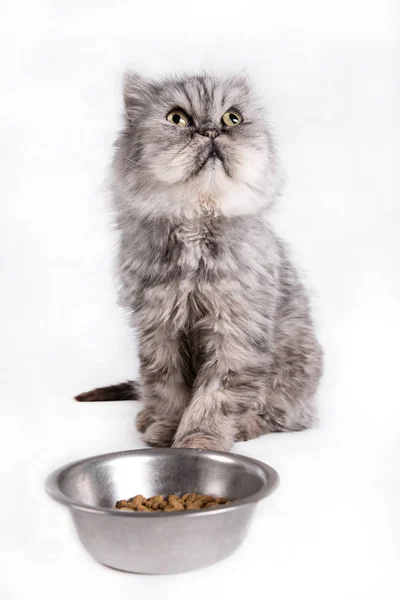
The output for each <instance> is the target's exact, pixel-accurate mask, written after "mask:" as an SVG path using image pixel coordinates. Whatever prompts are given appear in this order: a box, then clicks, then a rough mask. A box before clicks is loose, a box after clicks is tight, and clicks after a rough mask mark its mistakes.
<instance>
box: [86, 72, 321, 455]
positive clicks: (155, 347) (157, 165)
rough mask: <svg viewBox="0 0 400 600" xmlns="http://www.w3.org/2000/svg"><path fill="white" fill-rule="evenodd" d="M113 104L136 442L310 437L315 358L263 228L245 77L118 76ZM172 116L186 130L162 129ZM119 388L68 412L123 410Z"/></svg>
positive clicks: (261, 167) (295, 286) (292, 286)
mask: <svg viewBox="0 0 400 600" xmlns="http://www.w3.org/2000/svg"><path fill="white" fill-rule="evenodd" d="M124 95H125V127H124V129H123V131H122V132H121V134H120V136H119V138H118V140H117V142H116V153H115V159H114V163H113V180H114V183H113V185H114V199H115V207H116V211H117V224H118V228H119V230H120V234H121V239H120V249H119V272H120V277H121V282H122V286H121V293H120V298H121V302H122V304H123V305H124V306H125V307H126V308H127V309H128V311H129V313H130V315H131V319H132V325H133V326H134V327H136V328H137V331H138V335H139V343H140V365H141V381H140V388H139V394H140V397H141V398H143V399H144V401H145V408H143V409H142V410H141V411H140V413H139V415H138V418H137V427H138V429H139V431H141V432H142V433H143V439H144V440H145V441H146V442H147V443H148V444H150V445H154V446H171V445H172V446H174V447H197V448H206V449H217V450H229V449H230V448H231V447H232V444H233V443H234V442H235V441H236V440H248V439H251V438H254V437H257V436H259V435H261V434H263V433H267V432H272V431H296V430H300V429H303V428H305V427H309V426H310V425H311V424H312V423H313V421H314V415H315V407H314V393H315V391H316V388H317V384H318V381H319V379H320V375H321V367H322V352H321V348H320V346H319V344H318V342H317V340H316V338H315V335H314V329H313V324H312V321H311V317H310V312H309V303H308V299H307V295H306V293H305V290H304V288H303V286H302V284H301V282H300V281H299V278H298V276H297V274H296V271H295V269H294V267H293V266H292V264H291V262H290V260H289V259H288V256H287V252H286V249H285V246H284V244H283V243H282V242H281V241H280V240H279V239H278V238H277V237H276V235H275V234H274V232H273V230H272V228H271V225H270V224H269V223H268V220H267V216H268V209H269V207H270V206H271V204H272V202H273V200H274V198H275V196H276V193H277V189H278V179H279V178H278V175H277V167H276V158H275V150H274V144H273V141H272V139H271V135H270V134H269V132H268V128H267V124H266V121H265V118H264V115H263V111H262V109H261V108H260V106H259V104H258V103H257V101H256V100H255V99H254V97H253V95H252V93H251V90H250V86H249V83H248V80H247V77H246V76H244V75H242V74H241V75H238V76H236V77H233V78H227V79H218V78H214V77H212V76H208V75H200V76H191V77H183V78H180V79H179V78H175V79H164V80H161V81H149V80H147V79H144V78H142V77H140V76H139V75H137V74H134V73H131V74H129V75H128V76H127V77H126V80H125V90H124ZM176 107H180V108H183V109H184V110H185V111H186V112H187V114H188V115H189V116H190V117H191V119H192V121H193V123H192V125H191V126H189V127H183V128H182V127H177V126H175V125H174V124H172V123H170V122H168V121H167V120H166V115H167V114H168V112H169V111H170V110H171V109H173V108H176ZM230 108H235V109H236V110H238V111H239V112H240V113H241V114H242V116H243V119H244V120H243V123H241V124H240V125H238V126H236V127H233V128H230V129H228V128H226V127H224V126H223V124H222V121H221V117H222V115H223V114H224V112H225V111H227V110H228V109H230ZM210 129H212V130H215V131H214V132H213V135H212V136H211V137H208V135H207V133H206V132H207V131H209V130H210ZM214 136H216V137H214ZM129 386H130V384H125V385H124V384H122V385H121V386H120V387H119V388H118V387H116V386H112V387H111V388H104V389H101V390H95V391H94V392H89V393H88V394H86V395H82V396H80V397H78V399H80V400H97V399H116V398H117V399H118V398H120V399H123V397H124V395H125V397H127V392H129V389H131V390H132V397H133V395H134V394H135V393H136V392H137V389H138V388H137V386H135V384H133V383H132V386H131V387H129ZM128 395H129V393H128Z"/></svg>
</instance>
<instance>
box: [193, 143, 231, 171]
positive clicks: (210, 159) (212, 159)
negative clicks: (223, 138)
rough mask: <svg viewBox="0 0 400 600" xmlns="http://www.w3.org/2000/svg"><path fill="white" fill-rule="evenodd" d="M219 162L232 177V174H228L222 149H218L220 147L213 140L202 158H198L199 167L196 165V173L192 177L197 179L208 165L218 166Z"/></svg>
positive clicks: (202, 154)
mask: <svg viewBox="0 0 400 600" xmlns="http://www.w3.org/2000/svg"><path fill="white" fill-rule="evenodd" d="M217 162H220V163H221V164H222V166H223V168H224V171H225V173H226V174H227V175H228V176H229V177H230V173H229V172H228V169H227V164H226V160H225V157H224V155H223V153H222V152H221V149H220V148H219V147H218V145H217V144H216V143H215V142H214V140H213V141H212V142H211V144H210V145H209V146H207V148H206V149H205V150H204V151H203V152H201V153H200V156H199V157H198V162H197V165H196V167H195V169H194V171H193V172H192V175H191V176H192V177H196V176H197V175H198V174H199V173H200V172H201V171H202V170H203V169H204V167H205V166H206V165H207V164H209V163H214V164H216V163H217Z"/></svg>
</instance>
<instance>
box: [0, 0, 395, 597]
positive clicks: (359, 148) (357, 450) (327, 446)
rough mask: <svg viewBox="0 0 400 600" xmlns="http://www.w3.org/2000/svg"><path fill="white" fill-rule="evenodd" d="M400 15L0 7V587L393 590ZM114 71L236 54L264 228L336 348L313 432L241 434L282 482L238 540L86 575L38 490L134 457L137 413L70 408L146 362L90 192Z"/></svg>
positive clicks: (182, 592) (40, 590) (126, 592)
mask: <svg viewBox="0 0 400 600" xmlns="http://www.w3.org/2000/svg"><path fill="white" fill-rule="evenodd" d="M395 4H396V2H395V0H393V2H390V1H388V0H380V1H376V2H375V1H371V0H370V1H368V0H364V1H361V0H360V1H356V0H346V1H343V0H335V2H329V3H327V2H320V1H311V0H303V1H301V2H300V1H297V0H292V1H289V0H279V2H266V1H265V0H263V1H257V2H256V1H251V0H247V1H246V2H243V3H238V2H234V1H233V0H231V1H230V2H228V1H227V0H223V1H222V2H218V1H217V0H213V1H211V2H210V1H207V0H198V2H196V3H194V2H192V3H189V2H184V1H183V0H181V1H180V2H176V1H175V0H168V1H164V2H162V3H161V2H159V3H156V2H154V0H147V1H146V2H135V0H130V1H129V2H118V1H116V0H113V1H111V0H109V1H108V2H106V1H104V0H103V1H101V0H96V1H95V0H92V1H89V0H80V1H79V2H74V1H72V0H63V1H61V0H59V1H58V2H57V1H53V2H50V1H48V0H47V1H46V0H41V1H40V2H31V1H28V0H27V1H26V2H21V1H20V2H18V1H16V0H13V1H12V2H2V3H1V8H2V11H1V12H2V18H1V25H0V28H1V30H0V44H1V48H0V50H1V53H0V55H1V61H2V65H1V73H2V75H1V96H0V104H1V107H0V125H1V135H0V170H1V177H0V185H1V188H0V194H1V240H0V243H1V300H0V302H1V308H0V319H1V347H0V353H1V357H0V376H1V432H0V468H1V473H2V478H1V484H2V485H1V487H2V490H1V493H0V520H1V535H0V553H1V556H0V565H1V567H0V597H1V598H2V599H3V600H13V599H18V600H20V599H21V600H26V599H27V598H42V599H44V600H46V599H47V598H57V599H58V600H66V599H70V598H76V599H78V600H80V599H84V598H96V600H103V599H107V600H108V599H109V598H115V597H120V598H133V597H142V598H149V599H150V600H152V599H153V598H156V597H163V598H171V599H172V598H173V599H175V598H181V597H182V598H191V599H194V600H197V599H200V598H214V597H215V598H219V597H220V598H234V599H236V598H237V599H239V598H240V599H241V598H243V597H245V598H251V597H255V596H256V595H257V596H260V597H269V598H273V599H274V600H280V599H285V600H286V599H289V598H307V599H309V600H317V599H318V600H320V599H324V600H330V599H336V598H341V599H343V600H347V599H349V600H350V599H352V600H353V599H358V598H363V599H375V598H376V599H378V598H385V600H386V599H387V600H390V599H392V598H396V597H398V595H399V592H400V585H399V579H398V576H397V577H396V576H395V571H396V570H397V571H398V565H399V558H400V552H399V540H400V519H399V508H400V498H399V489H400V482H399V479H400V467H399V430H400V426H399V418H400V402H399V400H400V398H399V385H398V371H399V366H398V359H399V339H400V318H399V303H400V279H399V260H400V243H399V225H400V219H399V216H400V209H399V204H400V203H399V192H400V189H399V179H398V178H396V170H397V171H398V165H399V157H400V155H399V133H400V128H399V106H400V94H399V91H400V88H399V73H400V48H399V27H398V21H397V15H396V7H395ZM128 65H129V66H133V67H135V68H137V69H138V70H140V71H143V72H145V73H147V74H152V73H153V72H154V73H156V72H165V71H166V72H171V71H174V70H175V71H178V72H180V71H181V70H182V69H187V70H190V71H191V70H195V69H199V68H203V67H204V68H206V69H207V68H209V67H211V66H212V67H214V68H215V69H217V70H224V69H226V68H231V69H235V68H242V67H247V69H248V70H249V72H250V75H251V76H252V77H253V79H254V81H255V83H256V85H257V87H258V89H259V90H260V92H261V94H262V95H263V97H264V98H265V102H266V104H267V105H268V106H269V109H270V114H271V118H272V120H273V122H274V124H275V132H276V135H277V138H278V140H279V145H280V152H281V159H282V163H283V166H284V168H285V171H286V172H287V174H288V182H287V187H286V193H285V194H284V197H283V198H282V200H281V203H280V206H279V209H278V210H277V213H276V215H275V220H276V223H277V228H278V230H279V231H280V233H281V234H282V235H283V236H284V237H285V238H286V239H287V240H288V241H289V242H290V243H291V245H292V248H293V254H294V257H295V260H296V262H297V264H299V265H300V266H301V267H302V269H303V271H304V274H305V277H306V280H307V282H308V284H309V285H310V287H311V289H312V290H314V292H313V306H314V314H315V318H316V323H317V327H318V332H319V336H320V338H321V341H322V343H323V345H324V348H325V352H326V370H325V377H324V380H323V383H322V385H321V388H320V393H319V400H318V401H319V406H320V419H321V424H320V427H319V428H318V429H315V430H313V431H308V432H303V433H299V434H276V435H270V436H269V437H264V438H262V439H258V440H255V441H252V442H248V443H245V444H243V443H242V444H238V445H237V446H236V447H235V451H237V452H240V453H243V454H248V455H250V456H253V457H256V458H259V459H262V460H264V461H266V462H268V463H270V464H271V465H273V466H274V467H275V468H276V469H277V470H278V471H279V473H280V475H281V479H282V482H281V486H280V488H279V490H278V491H277V492H276V493H275V494H274V495H273V496H272V497H270V498H269V499H268V500H267V501H265V502H264V503H263V504H262V505H260V507H259V509H258V512H257V515H256V519H255V521H254V526H253V528H252V530H251V532H250V534H249V537H248V539H247V540H246V542H245V544H244V545H243V546H242V547H241V549H240V550H239V551H238V552H237V553H236V554H235V555H234V556H232V557H231V558H230V559H228V560H227V561H225V562H223V563H220V564H219V565H216V566H215V567H211V568H209V569H207V570H205V571H201V572H197V573H189V574H185V575H181V576H168V577H167V576H164V577H161V576H159V577H144V576H137V575H129V574H124V573H119V572H116V571H112V570H109V569H107V568H105V567H102V566H100V565H98V564H97V563H95V562H94V561H93V560H92V559H91V557H90V556H89V555H87V554H86V552H85V551H84V549H83V548H82V546H81V545H80V543H79V541H78V539H77V536H76V534H75V531H74V530H73V528H72V522H71V521H70V518H69V515H68V512H67V511H66V509H64V508H62V507H61V506H59V505H57V504H56V503H54V502H53V501H51V500H50V499H49V498H47V497H46V496H45V493H44V491H43V481H44V478H45V476H46V475H47V474H48V473H49V472H50V471H51V470H52V469H53V468H56V467H57V466H59V465H60V464H63V463H65V462H68V461H70V460H74V459H78V458H82V457H85V456H88V455H92V454H98V453H103V452H107V451H114V450H120V449H128V448H135V447H140V446H141V442H140V440H139V437H138V435H137V433H136V432H135V429H134V415H135V414H136V411H137V410H138V405H136V404H132V403H116V404H98V405H86V406H85V405H79V404H77V403H74V401H73V400H72V396H73V395H74V394H76V393H78V392H81V391H84V390H87V389H90V388H91V387H93V386H97V385H101V384H108V383H113V382H119V381H121V380H123V379H125V378H127V377H131V376H135V375H136V374H137V358H136V350H135V347H134V343H133V340H132V337H133V336H132V333H131V332H130V331H129V330H128V327H127V324H126V319H125V316H124V314H123V313H122V311H121V310H120V309H119V308H118V307H117V305H116V298H115V285H114V282H113V279H112V268H111V267H112V257H113V253H114V249H113V247H114V243H115V238H114V234H113V232H112V230H111V227H110V224H109V223H110V214H109V209H108V204H107V202H108V198H107V193H106V192H105V188H104V183H103V182H104V178H105V175H106V172H107V166H108V164H109V161H110V156H111V145H112V142H113V139H114V137H115V133H116V131H117V129H118V128H119V126H120V123H121V120H120V112H121V93H120V80H121V75H122V72H123V70H124V68H125V67H126V66H128ZM138 491H140V490H138ZM132 492H135V490H132ZM205 551H206V549H205ZM255 588H257V589H258V591H257V593H256V592H255ZM251 589H253V592H251V591H250V590H251Z"/></svg>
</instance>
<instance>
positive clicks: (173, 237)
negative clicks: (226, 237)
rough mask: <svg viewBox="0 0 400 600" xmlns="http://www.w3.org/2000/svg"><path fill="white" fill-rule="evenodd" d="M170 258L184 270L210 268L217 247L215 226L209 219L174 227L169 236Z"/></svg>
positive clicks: (192, 270) (193, 270)
mask: <svg viewBox="0 0 400 600" xmlns="http://www.w3.org/2000/svg"><path fill="white" fill-rule="evenodd" d="M168 243H169V250H170V256H171V260H173V261H175V262H176V264H177V265H178V266H179V267H180V268H181V269H182V270H183V271H184V272H197V271H198V270H199V269H201V268H204V267H205V268H207V269H211V268H212V267H213V264H214V262H215V259H216V256H217V249H218V240H217V226H216V224H215V223H214V222H212V221H211V220H210V221H193V222H188V223H183V224H181V225H179V226H177V227H175V228H174V229H173V230H172V231H171V232H170V236H169V242H168Z"/></svg>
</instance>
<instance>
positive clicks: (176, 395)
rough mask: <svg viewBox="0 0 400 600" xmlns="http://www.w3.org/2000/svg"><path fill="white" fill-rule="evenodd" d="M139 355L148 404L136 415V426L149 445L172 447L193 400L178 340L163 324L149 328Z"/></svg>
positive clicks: (144, 335)
mask: <svg viewBox="0 0 400 600" xmlns="http://www.w3.org/2000/svg"><path fill="white" fill-rule="evenodd" d="M139 356H140V364H141V393H142V398H143V400H144V401H145V404H146V405H145V407H144V408H143V409H142V410H141V411H140V412H139V413H138V415H137V418H136V426H137V429H138V431H140V432H141V433H143V440H144V441H145V442H146V443H147V444H149V445H150V446H157V447H169V446H171V444H172V441H173V439H174V435H175V433H176V430H177V427H178V425H179V422H180V419H181V417H182V414H183V412H184V410H185V408H186V407H187V405H188V404H189V401H190V390H189V389H188V386H187V385H186V383H185V381H184V377H183V374H182V364H181V356H180V346H179V339H178V338H177V337H171V336H170V335H168V332H167V331H166V330H163V328H162V327H157V328H154V329H153V330H149V331H147V332H146V333H145V334H143V335H142V336H141V339H140V353H139Z"/></svg>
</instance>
